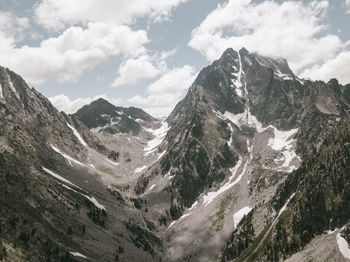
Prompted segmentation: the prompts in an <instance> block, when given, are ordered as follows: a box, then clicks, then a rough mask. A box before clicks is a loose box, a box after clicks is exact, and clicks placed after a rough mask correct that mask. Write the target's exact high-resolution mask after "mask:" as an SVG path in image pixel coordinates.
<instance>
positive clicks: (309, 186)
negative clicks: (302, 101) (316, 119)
mask: <svg viewBox="0 0 350 262" xmlns="http://www.w3.org/2000/svg"><path fill="white" fill-rule="evenodd" d="M349 130H350V120H346V121H345V122H344V123H342V124H340V125H339V126H337V129H336V131H335V132H334V133H333V134H332V135H331V136H328V137H327V138H326V139H325V141H324V143H323V145H322V147H321V149H320V150H319V152H318V153H316V154H314V155H312V156H310V158H308V159H307V160H306V161H305V162H304V163H303V164H302V165H301V167H300V168H298V169H297V170H296V171H294V172H293V173H292V174H290V175H289V176H288V178H287V179H286V181H285V182H284V183H283V184H282V185H280V187H279V188H278V190H277V192H276V194H275V196H274V197H273V199H272V200H271V203H270V204H271V205H272V206H273V207H274V209H275V210H276V214H280V215H279V216H277V218H275V220H274V223H273V226H272V227H271V228H270V231H267V232H269V233H268V235H266V236H267V237H266V238H265V239H264V238H262V237H261V235H257V236H256V237H255V236H254V234H250V236H251V238H250V239H249V240H248V241H247V242H246V244H245V245H244V244H243V245H239V243H242V242H240V241H241V240H240V239H241V236H242V234H244V232H245V231H246V229H245V225H246V224H248V223H249V222H248V221H249V220H250V221H251V219H252V217H253V216H254V215H255V214H254V213H255V212H256V211H255V210H254V211H253V212H252V213H251V214H249V216H248V217H246V218H245V219H244V221H243V222H242V224H241V225H240V227H239V228H238V229H237V230H236V231H235V232H234V233H233V234H232V236H231V237H230V238H229V240H228V242H227V244H226V246H225V248H224V250H223V259H222V260H223V261H227V260H231V259H234V258H237V261H266V260H268V261H280V259H286V258H287V257H289V256H291V255H292V254H294V253H296V252H299V253H300V254H298V259H297V260H294V259H296V257H297V255H295V256H294V257H295V258H293V256H292V258H291V259H290V260H289V261H309V260H310V259H316V258H317V256H318V255H319V254H320V253H318V252H320V251H315V253H311V252H310V251H309V255H308V256H306V253H303V248H304V247H305V245H306V244H308V243H309V242H310V241H311V240H313V239H314V238H315V237H316V236H317V235H319V236H320V237H319V238H318V246H320V247H322V248H323V249H325V248H328V250H329V251H328V252H330V253H328V259H330V260H333V259H334V256H335V255H337V256H338V259H339V260H333V261H342V256H341V255H340V253H339V251H338V253H337V254H334V253H331V250H332V248H333V246H330V245H331V244H330V243H329V239H332V238H333V239H334V243H333V245H334V244H335V242H336V241H335V240H336V238H338V236H336V234H337V232H342V233H341V234H342V236H343V237H345V238H346V239H347V240H349V234H348V230H344V229H345V228H347V224H348V222H349V219H350V213H349V210H350V209H349V203H350V202H349V196H350V192H349V183H350V182H349V176H348V174H350V165H349V164H350V163H349V161H350V148H349V145H350V140H349V139H350V131H349ZM250 223H251V222H250ZM267 226H269V224H268V223H267ZM333 230H335V231H333ZM327 232H328V234H330V235H332V237H331V238H329V237H328V236H327ZM261 234H266V231H265V232H264V231H263V232H262V233H261ZM338 234H339V233H338ZM326 236H327V237H326ZM256 242H260V243H261V244H260V246H259V245H258V244H257V243H256ZM254 247H258V248H255V249H254ZM322 248H321V249H322ZM334 248H335V249H337V250H339V247H338V246H337V245H336V244H335V246H334ZM310 253H311V254H312V255H310ZM326 254H327V253H326ZM332 254H333V255H332ZM323 255H324V254H323ZM339 255H340V256H339ZM344 261H345V260H344Z"/></svg>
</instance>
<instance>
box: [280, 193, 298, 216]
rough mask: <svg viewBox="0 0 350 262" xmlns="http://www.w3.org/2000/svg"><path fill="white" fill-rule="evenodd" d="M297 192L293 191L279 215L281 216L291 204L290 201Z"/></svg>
mask: <svg viewBox="0 0 350 262" xmlns="http://www.w3.org/2000/svg"><path fill="white" fill-rule="evenodd" d="M294 195H295V193H293V194H292V195H291V196H290V197H289V198H288V200H287V201H286V203H285V204H284V206H283V207H282V208H281V210H280V212H278V216H280V215H281V214H282V213H283V211H284V210H286V208H287V205H288V204H289V201H290V200H291V199H292V198H293V197H294Z"/></svg>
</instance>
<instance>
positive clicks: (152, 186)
mask: <svg viewBox="0 0 350 262" xmlns="http://www.w3.org/2000/svg"><path fill="white" fill-rule="evenodd" d="M155 186H156V184H153V185H151V187H150V188H149V189H148V190H147V192H149V191H151V190H152V189H153V188H154V187H155ZM147 192H146V193H147Z"/></svg>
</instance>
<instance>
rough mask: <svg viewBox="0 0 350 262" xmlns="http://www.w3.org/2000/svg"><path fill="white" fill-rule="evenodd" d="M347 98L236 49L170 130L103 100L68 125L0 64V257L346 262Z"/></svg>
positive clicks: (192, 94) (279, 63) (195, 90)
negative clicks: (4, 251) (319, 261)
mask: <svg viewBox="0 0 350 262" xmlns="http://www.w3.org/2000/svg"><path fill="white" fill-rule="evenodd" d="M349 94H350V85H345V86H343V85H340V84H339V83H338V81H337V80H336V79H332V80H330V81H329V82H328V83H325V82H322V81H310V80H305V79H300V78H298V77H297V76H296V75H294V73H293V72H292V71H291V69H290V68H289V66H288V63H287V61H286V60H284V59H282V58H277V57H275V58H273V57H264V56H261V55H259V54H256V53H249V52H248V50H246V49H244V48H242V49H241V50H239V51H236V50H233V49H227V50H226V51H225V52H224V53H223V55H222V56H221V58H220V59H218V60H217V61H215V62H213V64H212V65H210V66H208V67H206V68H204V69H203V70H202V71H201V72H200V73H199V75H198V76H197V78H196V80H195V81H194V83H193V84H192V85H191V87H190V88H189V91H188V93H187V95H186V97H185V98H184V99H183V100H182V101H180V102H179V103H178V104H177V106H176V107H175V109H174V110H173V112H172V113H171V114H170V115H169V117H168V118H167V119H165V120H163V121H158V120H157V119H155V118H153V117H152V116H150V115H148V114H147V113H145V112H144V111H142V110H141V109H137V108H123V107H116V106H114V105H112V104H110V103H109V102H108V101H106V100H103V99H98V100H96V101H94V102H92V103H91V104H90V105H86V106H84V107H83V108H81V109H80V110H78V111H77V113H76V114H74V115H66V114H64V113H62V112H61V113H60V112H58V111H57V110H56V109H55V108H54V107H53V106H52V105H51V104H50V102H49V101H48V100H47V99H46V98H45V97H44V96H42V95H41V94H40V93H39V92H37V91H36V90H34V89H29V88H28V86H27V85H26V83H25V82H24V80H23V79H22V78H21V77H20V76H18V75H16V74H15V73H13V72H11V71H10V70H8V69H5V68H0V120H1V121H0V166H1V169H0V181H1V183H0V189H1V190H0V205H1V207H3V209H2V211H1V217H0V218H1V220H0V240H1V241H0V250H6V252H7V253H6V256H7V259H10V261H11V259H12V260H18V261H26V260H29V261H41V260H49V261H57V260H60V261H160V260H161V261H231V260H234V261H282V260H288V261H309V260H310V259H311V260H312V259H314V260H317V259H320V258H322V259H321V260H327V259H328V260H332V259H333V261H344V260H345V258H344V256H345V257H346V255H347V252H348V250H349V249H348V246H347V241H349V240H350V236H349V232H350V231H349V224H348V223H349V219H350V213H349V212H348V210H350V209H349V207H348V205H349V203H348V199H349V197H348V196H349V195H350V193H349V192H348V191H349V181H348V174H349V172H350V171H349V168H348V167H349V163H348V162H349V159H350V158H349V155H350V153H349V152H348V151H349V150H348V145H349V143H350V142H349V141H348V140H349V137H350V135H349V134H350V132H349V120H348V119H349V109H350V105H349V103H350V95H349ZM3 210H4V211H3ZM203 240H204V241H203ZM2 255H3V254H2V253H0V257H1V256H2Z"/></svg>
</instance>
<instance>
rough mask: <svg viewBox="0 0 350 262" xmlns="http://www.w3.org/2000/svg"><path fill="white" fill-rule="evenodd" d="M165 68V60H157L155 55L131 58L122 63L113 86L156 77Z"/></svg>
mask: <svg viewBox="0 0 350 262" xmlns="http://www.w3.org/2000/svg"><path fill="white" fill-rule="evenodd" d="M155 64H156V65H155ZM165 70H166V63H165V61H162V60H160V61H157V59H155V57H150V56H149V55H142V56H140V57H137V58H131V59H129V60H127V61H126V62H125V63H123V64H121V65H120V67H119V69H118V77H117V78H116V79H115V80H114V82H113V83H112V86H122V85H130V84H136V83H139V82H140V81H141V80H143V79H147V78H154V77H156V76H158V75H159V74H161V73H163V72H164V71H165Z"/></svg>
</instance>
